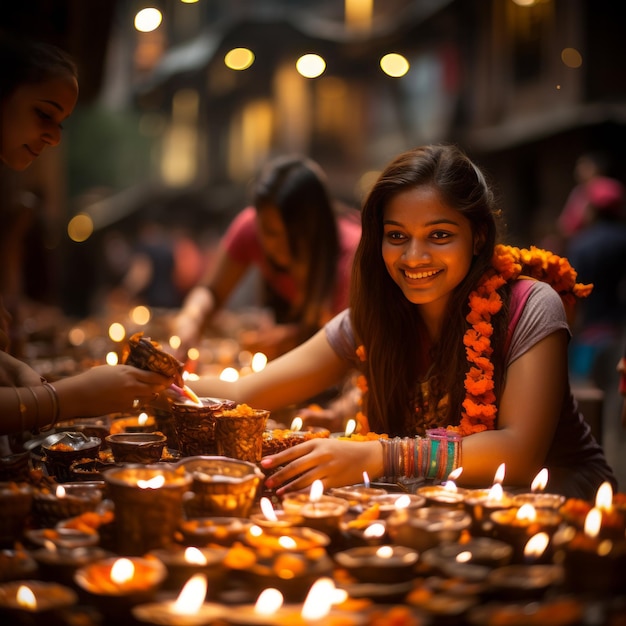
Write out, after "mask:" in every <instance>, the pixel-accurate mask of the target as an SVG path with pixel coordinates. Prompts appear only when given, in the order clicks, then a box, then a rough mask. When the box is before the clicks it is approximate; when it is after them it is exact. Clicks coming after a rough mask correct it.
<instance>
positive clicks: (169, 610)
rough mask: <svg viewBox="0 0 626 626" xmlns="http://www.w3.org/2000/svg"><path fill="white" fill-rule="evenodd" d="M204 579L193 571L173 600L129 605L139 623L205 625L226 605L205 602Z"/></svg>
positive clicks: (223, 611)
mask: <svg viewBox="0 0 626 626" xmlns="http://www.w3.org/2000/svg"><path fill="white" fill-rule="evenodd" d="M207 588H208V581H207V578H206V576H205V575H204V574H199V573H198V574H194V575H193V576H191V577H190V578H189V580H188V581H187V582H186V584H185V585H184V587H183V588H182V589H181V590H180V593H179V594H178V596H177V598H176V599H175V600H167V601H166V600H164V601H161V602H151V603H146V604H139V605H137V606H134V607H132V609H131V611H132V614H133V617H134V618H135V619H136V620H137V621H138V622H140V623H145V624H153V625H155V626H205V625H207V624H213V623H214V622H215V621H218V620H221V619H224V618H225V616H226V615H227V612H228V609H227V608H226V607H224V606H223V605H219V604H211V603H209V602H205V598H206V595H207Z"/></svg>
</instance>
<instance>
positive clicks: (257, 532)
mask: <svg viewBox="0 0 626 626" xmlns="http://www.w3.org/2000/svg"><path fill="white" fill-rule="evenodd" d="M248 532H249V533H250V534H251V535H252V536H253V537H260V536H261V535H262V534H263V529H262V528H261V527H260V526H257V525H256V524H253V525H252V526H250V528H249V530H248Z"/></svg>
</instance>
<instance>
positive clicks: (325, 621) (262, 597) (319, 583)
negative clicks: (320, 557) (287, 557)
mask: <svg viewBox="0 0 626 626" xmlns="http://www.w3.org/2000/svg"><path fill="white" fill-rule="evenodd" d="M346 599H347V593H346V591H345V590H343V589H338V588H337V587H335V584H334V582H333V580H332V579H331V578H326V577H320V578H319V579H317V580H316V581H315V582H314V583H313V584H312V585H311V587H310V589H309V590H308V592H307V594H306V596H305V598H304V600H303V602H301V603H284V597H283V596H282V594H281V593H280V591H279V590H277V589H273V588H267V589H264V590H263V591H261V593H260V594H259V596H258V598H257V601H256V604H254V605H253V606H250V605H240V606H237V607H233V609H232V611H230V612H229V613H228V615H227V617H226V622H227V623H228V624H230V625H231V626H322V625H323V626H359V625H360V624H365V623H366V621H367V620H366V617H365V616H364V615H360V614H358V613H357V612H354V611H347V610H342V609H341V605H342V603H344V602H345V600H346ZM333 607H337V608H333Z"/></svg>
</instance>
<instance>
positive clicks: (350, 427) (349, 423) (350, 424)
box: [344, 418, 356, 437]
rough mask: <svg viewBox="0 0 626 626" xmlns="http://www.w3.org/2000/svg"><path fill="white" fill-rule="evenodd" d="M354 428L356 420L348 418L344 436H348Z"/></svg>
mask: <svg viewBox="0 0 626 626" xmlns="http://www.w3.org/2000/svg"><path fill="white" fill-rule="evenodd" d="M355 430H356V420H355V419H352V418H350V419H349V420H348V421H347V422H346V430H345V431H344V436H346V437H349V436H350V435H351V434H352V433H353V432H354V431H355Z"/></svg>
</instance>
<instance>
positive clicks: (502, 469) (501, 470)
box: [493, 463, 506, 484]
mask: <svg viewBox="0 0 626 626" xmlns="http://www.w3.org/2000/svg"><path fill="white" fill-rule="evenodd" d="M505 474H506V466H505V464H504V463H500V465H499V466H498V469H497V470H496V473H495V475H494V477H493V482H494V483H499V484H502V483H503V482H504V475H505Z"/></svg>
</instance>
